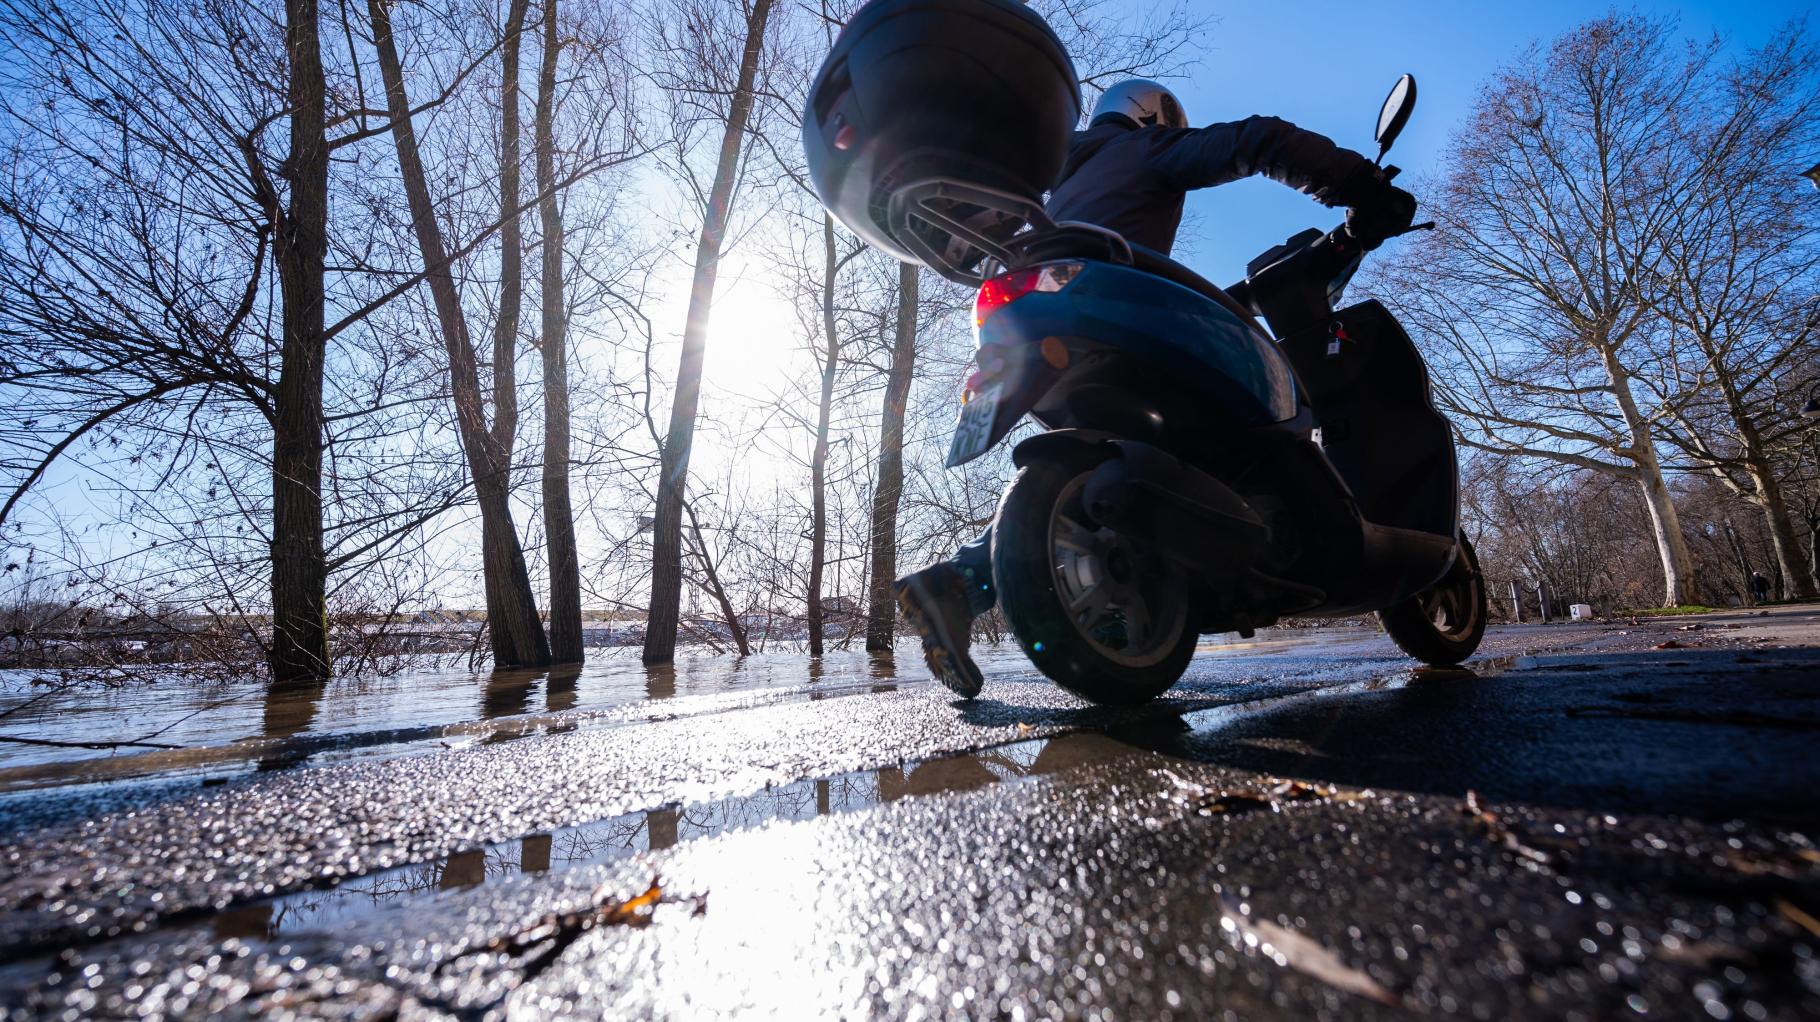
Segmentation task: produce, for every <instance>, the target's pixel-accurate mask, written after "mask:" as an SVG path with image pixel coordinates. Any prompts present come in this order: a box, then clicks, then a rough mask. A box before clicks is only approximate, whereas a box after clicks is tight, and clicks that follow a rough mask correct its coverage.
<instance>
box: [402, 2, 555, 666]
mask: <svg viewBox="0 0 1820 1022" xmlns="http://www.w3.org/2000/svg"><path fill="white" fill-rule="evenodd" d="M386 2H387V0H367V12H368V14H369V15H370V16H371V18H372V21H373V46H374V49H375V50H377V51H378V54H379V72H380V76H381V77H382V78H383V79H384V81H385V92H386V109H387V114H388V116H389V117H390V120H391V125H392V139H393V142H394V144H395V147H396V149H397V151H398V169H399V174H400V176H401V178H402V179H403V183H404V190H405V197H406V199H407V201H408V202H409V205H410V210H411V225H412V228H413V229H414V231H415V232H416V235H417V247H418V249H419V251H420V253H421V255H422V258H423V265H424V270H425V275H426V280H427V281H428V283H429V285H430V296H431V298H432V300H433V301H434V304H435V307H436V319H437V322H438V325H439V326H440V328H441V330H442V339H443V346H444V348H445V349H446V351H447V354H448V360H449V390H450V393H451V394H452V395H453V397H454V401H455V421H456V424H457V426H458V428H459V432H460V435H461V445H462V448H463V450H464V453H465V454H466V455H467V459H468V470H469V472H470V473H471V474H472V475H473V477H474V493H475V496H476V497H477V498H478V502H479V504H480V525H481V553H482V559H483V566H484V570H485V572H486V574H487V576H488V577H489V578H491V579H493V580H494V588H493V589H492V593H493V594H494V595H495V597H496V601H497V603H498V606H497V608H495V607H494V606H493V604H494V602H495V600H494V599H489V601H488V604H489V605H488V621H487V626H488V628H489V630H490V631H491V633H492V644H493V663H494V666H495V667H541V666H545V665H547V664H548V663H549V662H550V646H549V643H548V641H547V640H546V639H545V638H544V632H543V623H542V622H541V621H540V620H539V619H538V615H537V600H536V597H535V596H533V595H532V593H531V578H530V573H529V572H528V571H527V570H526V569H525V559H524V550H523V548H522V547H520V546H519V543H518V531H517V528H516V527H515V526H514V525H513V524H512V508H511V504H510V502H509V499H508V493H507V478H506V477H507V468H508V466H507V464H506V461H505V459H504V458H503V457H501V454H500V451H499V450H498V448H497V446H496V445H495V444H494V442H493V437H492V435H491V434H490V433H489V432H488V430H487V422H486V412H485V409H484V408H483V407H482V398H481V390H480V373H479V369H478V367H477V366H476V364H475V357H474V345H473V343H472V342H471V341H470V340H469V338H468V327H467V322H466V320H465V319H464V318H463V316H462V309H461V296H460V294H459V292H458V291H457V290H456V287H455V277H454V274H453V273H452V272H450V269H449V259H448V256H447V254H446V249H445V248H444V246H443V241H442V230H441V228H440V227H439V226H438V225H437V223H436V210H435V207H434V205H433V204H432V202H431V200H430V187H429V182H428V180H427V179H426V178H425V175H424V170H423V159H422V156H421V154H420V153H419V151H418V148H417V134H416V131H415V130H414V129H413V128H412V126H411V105H410V99H409V97H407V96H406V94H405V87H404V71H403V69H402V67H401V66H400V64H399V60H398V46H397V43H396V42H395V41H394V40H393V38H392V22H391V16H390V14H388V13H387V11H386ZM495 613H496V614H497V616H494V615H495Z"/></svg>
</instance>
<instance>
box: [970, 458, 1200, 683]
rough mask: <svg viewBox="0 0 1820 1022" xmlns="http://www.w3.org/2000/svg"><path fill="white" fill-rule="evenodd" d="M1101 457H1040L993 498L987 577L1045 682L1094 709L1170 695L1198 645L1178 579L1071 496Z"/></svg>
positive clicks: (1187, 592)
mask: <svg viewBox="0 0 1820 1022" xmlns="http://www.w3.org/2000/svg"><path fill="white" fill-rule="evenodd" d="M1102 460H1103V458H1100V457H1097V456H1091V455H1083V456H1079V457H1074V458H1064V459H1060V460H1057V461H1039V462H1036V463H1033V464H1031V465H1028V466H1025V467H1024V468H1023V469H1021V470H1019V472H1018V474H1017V477H1016V478H1015V479H1013V480H1012V482H1011V486H1010V487H1009V488H1007V489H1006V490H1005V496H1004V498H1003V499H1002V500H1001V501H1000V502H999V512H998V520H997V524H996V525H994V527H993V529H994V531H993V537H992V579H993V583H994V585H995V586H996V587H997V589H998V598H999V606H1000V608H1002V609H1003V611H1004V613H1005V618H1006V620H1007V621H1008V622H1009V623H1010V625H1011V633H1012V634H1013V635H1015V636H1016V637H1017V640H1018V643H1019V645H1021V646H1023V648H1024V652H1025V653H1026V654H1027V655H1028V656H1029V657H1030V661H1031V662H1032V663H1034V664H1035V665H1036V667H1037V669H1038V670H1040V671H1042V672H1043V674H1045V675H1047V676H1048V677H1049V679H1050V680H1051V681H1054V682H1055V683H1056V684H1058V685H1060V686H1061V687H1063V688H1065V689H1067V690H1068V691H1070V692H1073V693H1074V694H1076V695H1078V696H1081V697H1082V698H1085V699H1089V700H1092V701H1093V702H1096V703H1106V704H1114V705H1118V704H1132V703H1142V702H1146V701H1148V700H1150V699H1154V698H1156V697H1157V696H1159V695H1161V694H1162V693H1164V692H1166V691H1168V690H1169V686H1171V685H1173V684H1175V682H1176V679H1178V678H1180V677H1181V676H1182V672H1183V671H1185V670H1187V668H1188V661H1189V659H1190V658H1191V657H1193V655H1194V647H1195V642H1196V640H1197V638H1198V636H1197V633H1196V629H1195V626H1196V624H1197V620H1196V616H1195V614H1194V613H1193V607H1192V602H1193V594H1192V589H1191V586H1190V584H1189V578H1188V573H1187V572H1186V571H1185V570H1183V568H1182V567H1181V566H1180V565H1178V564H1176V563H1175V562H1173V561H1171V560H1169V559H1168V558H1165V557H1163V556H1161V555H1160V554H1158V553H1157V552H1156V551H1155V550H1154V548H1153V547H1151V546H1150V544H1149V543H1147V542H1145V541H1144V539H1143V538H1142V537H1133V536H1125V535H1121V534H1119V533H1117V532H1115V531H1113V530H1111V529H1107V528H1104V527H1102V526H1100V525H1098V524H1097V523H1095V522H1094V521H1093V520H1092V518H1091V517H1089V516H1088V515H1087V513H1086V509H1085V507H1084V506H1083V504H1082V500H1081V494H1082V492H1083V491H1084V490H1085V488H1086V484H1087V477H1088V476H1089V475H1091V474H1092V472H1093V469H1094V468H1095V467H1097V466H1098V464H1099V463H1100V461H1102Z"/></svg>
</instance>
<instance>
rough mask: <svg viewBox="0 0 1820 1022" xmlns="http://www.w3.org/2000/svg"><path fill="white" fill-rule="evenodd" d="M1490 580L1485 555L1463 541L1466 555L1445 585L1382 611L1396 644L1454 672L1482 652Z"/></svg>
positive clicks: (1380, 619) (1380, 616)
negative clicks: (1481, 566) (1487, 580)
mask: <svg viewBox="0 0 1820 1022" xmlns="http://www.w3.org/2000/svg"><path fill="white" fill-rule="evenodd" d="M1487 610H1488V608H1487V605H1486V599H1485V576H1484V575H1482V574H1480V573H1479V555H1478V554H1476V553H1474V552H1473V549H1472V544H1471V543H1469V542H1467V541H1466V537H1465V536H1461V537H1460V554H1459V556H1458V557H1455V558H1454V560H1453V567H1451V568H1449V569H1448V570H1447V574H1446V575H1443V576H1442V577H1441V580H1440V581H1439V582H1436V583H1435V584H1434V585H1433V586H1430V587H1429V588H1428V589H1425V590H1423V591H1422V592H1419V593H1417V594H1416V595H1414V596H1412V597H1410V598H1409V599H1407V600H1404V601H1403V602H1401V603H1398V604H1396V605H1394V606H1390V607H1386V608H1384V609H1383V610H1380V611H1378V622H1379V623H1380V624H1382V625H1383V626H1384V631H1386V632H1388V633H1389V634H1390V638H1391V641H1393V642H1395V643H1396V644H1397V647H1398V648H1399V649H1401V650H1402V651H1403V652H1405V653H1408V654H1409V655H1410V656H1412V657H1415V658H1416V659H1417V660H1420V661H1422V662H1423V663H1425V664H1431V665H1433V666H1435V667H1452V666H1454V665H1455V664H1458V663H1459V662H1460V661H1462V660H1465V659H1466V658H1467V657H1469V656H1472V654H1473V652H1474V651H1475V650H1477V649H1478V648H1479V641H1480V640H1481V639H1483V638H1484V637H1485V618H1486V614H1487Z"/></svg>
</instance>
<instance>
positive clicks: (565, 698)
mask: <svg viewBox="0 0 1820 1022" xmlns="http://www.w3.org/2000/svg"><path fill="white" fill-rule="evenodd" d="M580 681H581V665H580V664H564V665H562V666H560V667H552V668H550V678H549V680H548V681H546V682H544V686H543V708H544V709H546V710H548V711H550V712H551V713H561V712H562V711H564V710H572V709H574V708H575V699H576V696H577V695H578V693H579V691H580Z"/></svg>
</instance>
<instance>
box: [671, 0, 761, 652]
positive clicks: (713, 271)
mask: <svg viewBox="0 0 1820 1022" xmlns="http://www.w3.org/2000/svg"><path fill="white" fill-rule="evenodd" d="M773 2H774V0H755V2H754V3H753V5H752V13H751V15H750V17H749V18H748V19H747V21H746V39H745V51H744V52H743V53H742V54H741V56H740V62H739V80H738V83H737V85H736V86H735V87H734V90H733V96H732V99H731V102H730V103H729V105H728V108H727V124H726V130H725V132H724V133H723V134H722V136H721V144H720V159H719V162H718V163H717V164H716V166H715V170H714V183H713V186H712V187H711V188H710V190H709V193H708V206H707V209H706V210H704V211H703V216H702V226H701V237H700V239H699V240H698V241H697V242H696V246H695V276H694V280H693V281H692V282H691V284H690V287H689V311H688V318H687V319H686V320H685V321H684V324H683V342H682V357H681V361H680V364H679V365H678V367H677V371H676V392H675V395H674V396H673V397H672V398H671V402H670V428H669V433H668V435H667V436H666V437H665V440H664V448H663V453H662V456H661V458H660V459H659V463H658V466H659V467H658V479H657V507H656V510H655V513H654V516H653V517H654V518H655V522H654V524H653V526H652V535H651V607H650V611H649V613H648V614H647V615H646V619H645V648H644V661H645V663H647V664H662V663H669V662H670V661H671V660H672V659H674V658H675V656H676V626H677V619H678V616H679V614H680V612H681V609H682V507H683V497H684V493H685V491H686V489H687V487H688V481H689V454H690V448H691V446H692V445H693V443H694V440H695V415H696V412H697V410H698V409H699V407H700V405H701V373H702V363H703V360H704V357H705V356H706V353H707V352H706V350H707V340H708V337H707V335H708V315H709V311H710V307H711V306H712V305H713V303H714V284H715V280H716V277H717V274H718V272H719V269H720V250H721V244H722V242H723V241H724V240H725V237H726V231H727V218H728V215H729V213H730V210H731V206H732V201H733V185H734V182H735V179H736V178H737V176H738V171H739V154H740V147H741V143H742V142H743V141H744V138H745V131H746V120H747V119H748V118H749V117H750V116H751V113H752V104H753V100H754V97H753V92H752V83H753V81H754V80H755V79H756V78H757V76H758V61H759V56H760V54H761V53H762V51H763V49H764V39H765V24H766V22H767V21H768V20H769V18H770V16H771V8H772V5H773Z"/></svg>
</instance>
